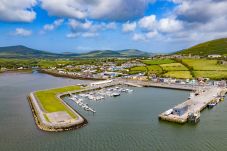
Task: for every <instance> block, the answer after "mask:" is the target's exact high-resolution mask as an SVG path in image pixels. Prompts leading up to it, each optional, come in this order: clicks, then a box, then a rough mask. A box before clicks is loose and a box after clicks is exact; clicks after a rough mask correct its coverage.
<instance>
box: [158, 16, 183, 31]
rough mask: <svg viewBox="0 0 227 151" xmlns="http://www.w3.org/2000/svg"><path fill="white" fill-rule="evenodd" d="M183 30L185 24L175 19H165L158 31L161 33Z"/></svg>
mask: <svg viewBox="0 0 227 151" xmlns="http://www.w3.org/2000/svg"><path fill="white" fill-rule="evenodd" d="M182 28H183V23H182V22H181V21H179V20H176V19H173V18H163V19H161V20H160V21H159V26H158V29H159V30H160V31H161V32H177V31H180V30H181V29H182Z"/></svg>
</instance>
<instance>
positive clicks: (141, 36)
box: [132, 33, 147, 41]
mask: <svg viewBox="0 0 227 151" xmlns="http://www.w3.org/2000/svg"><path fill="white" fill-rule="evenodd" d="M132 39H133V40H134V41H146V40H147V38H146V37H145V35H144V34H141V33H134V34H133V37H132Z"/></svg>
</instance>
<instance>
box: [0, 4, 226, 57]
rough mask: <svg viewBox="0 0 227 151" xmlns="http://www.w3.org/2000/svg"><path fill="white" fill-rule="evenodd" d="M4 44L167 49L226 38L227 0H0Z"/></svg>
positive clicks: (66, 48) (44, 47) (0, 43)
mask: <svg viewBox="0 0 227 151" xmlns="http://www.w3.org/2000/svg"><path fill="white" fill-rule="evenodd" d="M0 6H2V7H0V46H10V45H26V46H28V47H32V48H35V49H40V50H46V51H52V52H87V51H91V50H104V49H111V50H121V49H128V48H135V49H140V50H144V51H149V52H156V53H167V52H173V51H178V50H181V49H184V48H187V47H190V46H192V45H194V44H197V43H200V42H203V41H207V40H211V39H216V38H222V37H227V36H226V35H227V26H226V24H227V9H226V8H227V1H226V0H196V1H195V0H115V1H113V0H14V3H12V1H7V0H0Z"/></svg>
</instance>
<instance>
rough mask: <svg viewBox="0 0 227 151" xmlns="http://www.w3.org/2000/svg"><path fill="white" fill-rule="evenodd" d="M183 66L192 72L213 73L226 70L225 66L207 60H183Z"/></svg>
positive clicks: (215, 61)
mask: <svg viewBox="0 0 227 151" xmlns="http://www.w3.org/2000/svg"><path fill="white" fill-rule="evenodd" d="M182 61H183V62H184V63H185V64H187V65H188V66H190V67H192V68H193V70H201V71H203V70H205V71H206V70H213V71H220V70H226V71H227V65H220V64H218V61H217V60H208V59H183V60H182Z"/></svg>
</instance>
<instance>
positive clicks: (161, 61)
mask: <svg viewBox="0 0 227 151" xmlns="http://www.w3.org/2000/svg"><path fill="white" fill-rule="evenodd" d="M141 61H142V62H143V63H144V64H146V65H160V64H168V63H174V62H175V61H174V60H172V59H153V60H141Z"/></svg>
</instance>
